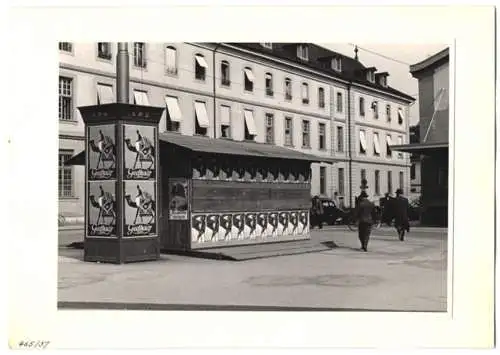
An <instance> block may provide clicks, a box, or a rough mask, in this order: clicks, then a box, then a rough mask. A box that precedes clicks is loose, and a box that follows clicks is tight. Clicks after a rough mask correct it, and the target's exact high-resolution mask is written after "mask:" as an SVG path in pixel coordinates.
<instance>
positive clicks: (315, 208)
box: [311, 196, 323, 229]
mask: <svg viewBox="0 0 500 355" xmlns="http://www.w3.org/2000/svg"><path fill="white" fill-rule="evenodd" d="M322 219H323V204H322V203H321V200H320V198H319V197H318V196H314V197H313V198H312V207H311V228H314V226H318V227H319V229H322V228H323V221H322Z"/></svg>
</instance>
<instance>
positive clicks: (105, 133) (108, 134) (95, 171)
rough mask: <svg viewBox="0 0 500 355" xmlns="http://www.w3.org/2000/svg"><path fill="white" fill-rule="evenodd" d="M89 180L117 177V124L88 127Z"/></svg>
mask: <svg viewBox="0 0 500 355" xmlns="http://www.w3.org/2000/svg"><path fill="white" fill-rule="evenodd" d="M87 152H89V153H88V180H113V179H116V145H115V126H114V125H99V126H90V127H88V144H87Z"/></svg>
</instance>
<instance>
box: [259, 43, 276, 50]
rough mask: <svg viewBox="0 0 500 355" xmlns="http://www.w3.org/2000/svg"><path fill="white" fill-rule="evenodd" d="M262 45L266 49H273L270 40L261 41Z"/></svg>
mask: <svg viewBox="0 0 500 355" xmlns="http://www.w3.org/2000/svg"><path fill="white" fill-rule="evenodd" d="M261 45H262V47H264V48H267V49H273V44H272V43H271V42H265V43H261Z"/></svg>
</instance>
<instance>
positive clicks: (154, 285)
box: [58, 228, 447, 311]
mask: <svg viewBox="0 0 500 355" xmlns="http://www.w3.org/2000/svg"><path fill="white" fill-rule="evenodd" d="M312 238H315V239H317V240H318V242H323V243H328V242H329V241H334V242H335V244H337V246H338V247H337V248H333V249H331V250H328V251H324V252H319V253H310V254H300V255H291V256H282V257H273V258H267V259H257V260H248V261H242V262H232V261H220V260H207V259H198V258H190V257H183V256H174V255H162V257H161V259H160V260H159V261H157V262H145V263H135V264H125V265H109V264H97V263H84V262H83V261H82V256H83V252H82V251H81V250H71V249H65V248H60V249H59V250H60V256H59V276H58V277H59V278H58V281H59V282H58V296H59V301H60V302H74V303H75V304H79V305H80V306H82V307H85V304H84V303H85V302H109V303H115V304H116V303H124V304H139V303H140V304H144V305H155V306H159V307H160V308H161V307H162V306H163V307H165V308H166V309H168V307H173V306H175V307H177V308H179V307H180V308H182V307H184V306H186V307H187V308H189V306H198V307H200V306H203V305H210V306H214V305H215V306H233V307H238V306H256V307H259V306H275V307H314V308H334V309H339V308H340V309H363V310H402V311H403V310H404V311H446V299H447V292H446V288H447V281H446V280H447V235H446V233H445V232H443V231H439V230H424V229H422V230H419V229H418V228H415V229H414V230H413V231H412V233H410V235H409V236H408V238H407V240H406V241H404V242H400V241H399V240H397V238H396V236H395V235H394V232H393V231H391V230H389V229H385V230H384V229H380V230H377V231H375V232H374V235H373V236H372V239H371V241H370V244H369V252H367V253H363V252H360V251H359V250H358V248H359V242H358V240H357V235H356V233H354V232H349V231H347V230H342V229H338V228H333V229H332V228H330V229H329V228H325V229H323V230H321V231H318V230H314V231H313V235H312ZM88 306H89V305H87V307H88Z"/></svg>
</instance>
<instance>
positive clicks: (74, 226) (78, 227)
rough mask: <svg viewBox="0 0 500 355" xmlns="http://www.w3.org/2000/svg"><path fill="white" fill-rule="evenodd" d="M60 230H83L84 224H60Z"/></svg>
mask: <svg viewBox="0 0 500 355" xmlns="http://www.w3.org/2000/svg"><path fill="white" fill-rule="evenodd" d="M58 229H59V231H70V230H81V231H82V232H83V229H84V225H83V224H66V225H62V226H59V228H58Z"/></svg>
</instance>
